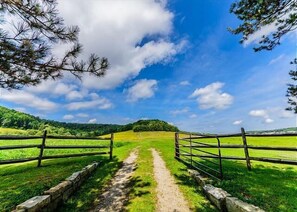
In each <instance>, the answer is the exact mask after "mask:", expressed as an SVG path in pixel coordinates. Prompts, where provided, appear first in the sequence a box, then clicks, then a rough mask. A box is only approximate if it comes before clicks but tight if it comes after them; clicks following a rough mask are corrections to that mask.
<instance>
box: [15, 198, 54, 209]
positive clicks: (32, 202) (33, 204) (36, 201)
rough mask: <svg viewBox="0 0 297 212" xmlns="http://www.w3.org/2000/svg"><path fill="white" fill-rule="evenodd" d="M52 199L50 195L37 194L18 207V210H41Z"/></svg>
mask: <svg viewBox="0 0 297 212" xmlns="http://www.w3.org/2000/svg"><path fill="white" fill-rule="evenodd" d="M50 201H51V198H50V195H43V196H35V197H32V198H31V199H28V200H27V201H25V202H23V203H21V204H19V205H18V206H17V207H16V210H17V211H21V210H25V211H26V212H36V211H40V210H41V208H43V207H45V206H46V205H48V204H49V203H50Z"/></svg>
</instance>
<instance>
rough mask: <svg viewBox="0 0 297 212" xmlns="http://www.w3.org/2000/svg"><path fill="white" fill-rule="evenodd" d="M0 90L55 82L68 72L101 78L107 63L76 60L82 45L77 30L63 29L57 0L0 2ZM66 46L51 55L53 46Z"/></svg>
mask: <svg viewBox="0 0 297 212" xmlns="http://www.w3.org/2000/svg"><path fill="white" fill-rule="evenodd" d="M0 25H1V28H0V88H6V89H15V88H21V87H23V86H25V85H37V84H39V83H40V82H42V81H43V80H47V79H54V80H55V79H58V78H61V77H62V76H63V73H66V72H69V73H71V74H73V75H74V76H76V77H77V78H79V79H81V77H82V75H83V73H89V74H92V75H95V76H97V77H101V76H103V75H104V73H105V71H106V69H107V68H108V65H109V64H108V60H107V59H106V58H100V57H98V56H97V55H95V54H92V55H90V57H89V59H88V61H83V60H79V59H78V56H79V55H80V53H81V51H82V46H81V44H80V43H79V42H78V32H79V28H78V27H77V26H69V27H68V26H65V24H64V21H63V19H62V18H61V17H60V16H59V13H58V10H57V1H56V0H0ZM63 44H67V46H68V45H69V46H70V48H69V49H68V50H67V51H66V52H65V53H64V55H63V56H60V57H57V56H55V55H54V54H53V47H54V45H63Z"/></svg>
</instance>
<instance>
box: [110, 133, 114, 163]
mask: <svg viewBox="0 0 297 212" xmlns="http://www.w3.org/2000/svg"><path fill="white" fill-rule="evenodd" d="M113 139H114V135H113V133H111V135H110V147H109V159H110V160H112V151H113Z"/></svg>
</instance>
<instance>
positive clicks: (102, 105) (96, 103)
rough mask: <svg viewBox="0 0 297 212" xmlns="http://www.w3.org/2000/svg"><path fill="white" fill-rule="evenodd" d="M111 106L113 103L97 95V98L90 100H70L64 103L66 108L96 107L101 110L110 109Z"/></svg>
mask: <svg viewBox="0 0 297 212" xmlns="http://www.w3.org/2000/svg"><path fill="white" fill-rule="evenodd" d="M112 107H113V104H112V103H111V102H110V101H109V100H108V99H106V98H103V97H99V98H98V99H95V100H91V101H80V102H71V103H69V104H67V105H66V108H67V109H68V110H83V109H90V108H97V109H101V110H105V109H110V108H112Z"/></svg>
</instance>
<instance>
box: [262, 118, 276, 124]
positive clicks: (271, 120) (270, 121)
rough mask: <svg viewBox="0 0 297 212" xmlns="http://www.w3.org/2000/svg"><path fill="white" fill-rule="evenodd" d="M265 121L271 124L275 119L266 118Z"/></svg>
mask: <svg viewBox="0 0 297 212" xmlns="http://www.w3.org/2000/svg"><path fill="white" fill-rule="evenodd" d="M264 122H265V123H266V124H270V123H272V122H274V120H273V119H271V118H267V119H265V120H264Z"/></svg>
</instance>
